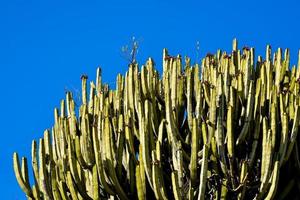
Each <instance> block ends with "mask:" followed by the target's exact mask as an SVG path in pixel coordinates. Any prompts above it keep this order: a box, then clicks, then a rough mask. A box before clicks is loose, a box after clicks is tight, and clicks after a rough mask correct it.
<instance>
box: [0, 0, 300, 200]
mask: <svg viewBox="0 0 300 200" xmlns="http://www.w3.org/2000/svg"><path fill="white" fill-rule="evenodd" d="M83 2H85V3H83ZM102 2H105V3H102ZM108 2H109V3H108ZM182 2H183V1H174V0H173V1H165V0H160V1H150V0H149V1H141V0H140V1H114V0H110V1H100V0H98V1H62V0H60V1H55V0H51V1H45V0H43V1H33V0H22V1H15V0H7V1H5V0H1V1H0V70H1V71H0V74H1V78H0V81H1V83H0V85H1V91H0V92H1V97H0V105H1V112H0V113H1V114H0V127H1V129H0V133H1V140H0V177H1V181H0V192H1V199H25V197H24V195H23V193H22V192H21V189H20V188H19V186H18V185H17V182H16V180H15V177H14V174H13V168H12V154H13V152H14V151H17V152H19V154H20V156H27V157H29V162H31V158H30V152H31V141H32V139H37V138H39V137H40V136H42V134H43V131H44V129H46V128H49V127H51V126H52V124H53V109H54V107H56V106H58V105H59V102H60V100H61V99H62V98H63V97H64V94H65V89H66V88H67V89H69V90H73V91H76V90H77V89H80V75H81V74H87V75H89V77H90V79H94V77H95V70H96V67H97V66H99V65H100V66H102V68H103V78H104V81H106V82H109V83H111V85H114V84H113V82H114V81H115V77H116V75H117V73H118V72H120V73H123V74H124V72H125V71H126V68H127V65H126V61H125V60H124V59H123V58H122V57H121V56H120V49H121V47H122V46H123V45H126V44H128V43H129V42H130V39H131V37H132V36H135V37H136V38H137V39H139V40H140V50H139V54H138V61H139V63H144V61H145V60H146V58H147V57H148V56H151V57H153V58H154V59H155V61H156V64H157V66H158V68H160V69H161V59H162V56H161V54H162V49H163V48H164V47H167V48H168V49H169V52H170V53H171V54H178V53H180V54H182V55H190V56H191V57H192V58H195V55H196V48H195V46H196V42H197V41H199V43H200V55H204V54H205V53H206V52H215V51H216V50H217V49H218V48H221V49H224V50H230V49H231V42H232V39H233V38H234V37H237V38H238V40H239V44H240V47H242V46H244V45H248V46H254V47H256V53H257V54H264V51H265V50H264V48H265V46H266V44H271V45H272V47H273V50H275V49H276V48H277V47H279V46H280V47H283V48H287V47H288V48H290V50H291V56H292V62H293V63H296V62H297V58H296V56H297V51H298V49H299V48H300V28H299V26H300V12H299V10H300V4H299V3H297V1H296V0H295V1H290V0H285V1H276V0H273V1H263V0H261V1H257V0H254V1H253V0H252V1H230V0H228V1H219V2H217V1H210V0H206V1H200V0H199V1H187V0H186V1H184V3H182Z"/></svg>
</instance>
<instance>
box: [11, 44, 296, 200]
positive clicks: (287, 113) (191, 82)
mask: <svg viewBox="0 0 300 200" xmlns="http://www.w3.org/2000/svg"><path fill="white" fill-rule="evenodd" d="M237 46H238V45H237V41H236V40H234V41H233V50H232V53H231V54H227V53H226V52H221V51H217V53H216V54H215V55H211V54H208V55H207V56H206V57H205V58H203V60H202V63H201V66H200V65H198V64H196V65H194V66H192V65H191V63H190V59H189V58H185V64H183V63H182V59H181V57H180V56H177V57H173V56H170V55H168V52H167V50H164V52H163V72H162V76H160V75H159V72H158V71H157V70H156V69H155V68H154V62H153V60H152V59H149V60H148V61H147V62H146V64H145V65H143V66H142V67H141V69H139V67H138V64H137V63H136V62H133V63H131V64H130V65H129V69H128V71H127V72H126V74H125V76H122V75H118V76H117V82H116V83H117V84H116V89H115V90H112V89H109V87H108V85H106V84H102V80H101V69H98V70H97V76H96V83H95V84H94V83H93V82H90V87H89V98H88V92H87V90H88V88H87V76H82V105H81V106H80V109H79V116H78V117H76V112H75V103H74V100H73V98H72V94H71V93H67V94H66V100H62V101H61V107H60V110H58V109H55V110H54V119H55V123H54V126H53V127H52V129H51V130H46V131H45V133H44V137H43V138H41V139H40V140H39V145H38V146H37V143H36V141H33V142H32V169H33V176H34V177H33V178H34V185H32V184H30V183H29V177H28V166H27V159H26V158H22V163H21V164H20V163H19V162H20V161H19V158H18V154H17V153H14V155H13V163H14V171H15V174H16V178H17V181H18V183H19V185H20V187H21V188H22V190H23V191H24V192H25V194H26V196H27V198H28V199H59V200H61V199H62V200H67V199H78V200H81V199H87V200H88V199H124V200H126V199H140V200H143V199H163V200H166V199H176V200H180V199H198V200H202V199H274V198H276V199H284V198H288V197H290V198H292V196H289V195H290V194H292V193H295V192H297V193H299V192H300V178H299V172H300V161H299V149H298V144H299V137H297V134H298V132H299V129H298V128H299V120H300V119H299V118H300V116H299V115H300V111H299V104H300V95H299V92H300V59H299V63H298V67H297V68H296V66H292V67H290V64H289V62H290V61H289V60H290V54H289V51H288V50H285V52H284V56H282V50H281V49H280V48H279V49H278V51H277V52H276V53H274V55H273V56H272V55H271V47H270V46H267V50H266V58H265V60H263V59H262V57H261V56H259V57H258V58H257V61H255V56H254V49H253V48H247V47H245V48H243V49H242V50H239V49H238V47H237ZM299 56H300V54H299ZM200 74H201V75H200Z"/></svg>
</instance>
